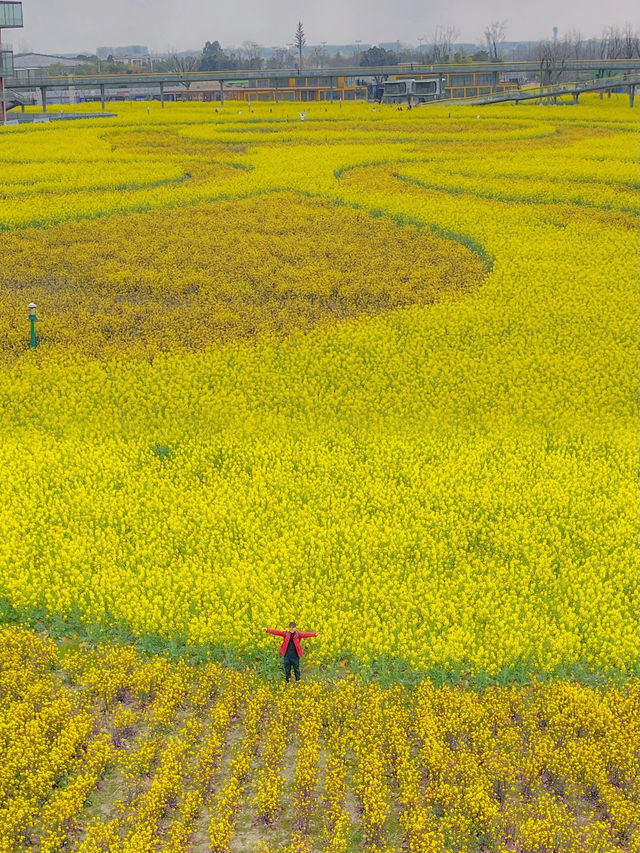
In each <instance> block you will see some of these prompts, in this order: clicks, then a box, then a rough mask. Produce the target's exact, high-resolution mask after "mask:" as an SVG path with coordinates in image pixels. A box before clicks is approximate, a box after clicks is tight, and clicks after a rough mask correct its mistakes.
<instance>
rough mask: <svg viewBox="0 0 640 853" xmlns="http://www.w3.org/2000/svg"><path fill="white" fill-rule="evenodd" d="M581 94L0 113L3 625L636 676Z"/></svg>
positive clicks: (612, 327) (601, 273)
mask: <svg viewBox="0 0 640 853" xmlns="http://www.w3.org/2000/svg"><path fill="white" fill-rule="evenodd" d="M583 100H584V103H581V104H580V105H578V106H575V107H574V106H568V105H561V106H557V107H554V108H542V107H538V106H524V105H520V106H518V107H515V106H513V105H509V106H498V107H488V108H483V109H482V111H481V112H480V113H479V114H478V113H477V110H478V108H476V107H473V108H470V107H449V106H444V107H429V108H424V109H420V110H412V111H411V112H408V111H406V110H405V111H402V112H399V111H398V110H397V109H396V108H395V107H391V106H380V105H379V106H377V107H376V108H375V110H374V109H373V108H372V107H371V105H368V104H365V103H359V104H352V105H344V107H340V106H339V105H338V104H333V105H327V106H324V105H320V104H317V105H308V106H307V105H305V111H306V117H305V120H304V121H300V117H299V114H298V109H297V108H296V107H295V105H293V104H289V105H285V104H280V105H278V106H276V105H273V104H256V105H254V106H252V107H251V108H250V107H249V106H248V105H247V104H244V103H228V104H227V105H225V107H224V108H223V109H222V110H221V111H220V112H218V113H216V112H215V111H214V107H213V106H212V105H207V104H194V105H188V104H171V105H168V106H167V108H166V109H164V110H161V109H160V107H159V105H157V104H154V105H152V107H151V110H150V112H147V109H146V106H145V105H141V104H118V105H117V110H116V111H117V113H118V116H117V118H115V119H104V120H100V119H95V120H87V121H81V122H73V123H66V122H59V123H52V124H51V125H49V126H45V125H36V126H21V127H19V128H5V129H3V130H2V132H1V133H0V176H1V178H2V180H1V182H0V192H1V194H2V204H1V205H0V411H1V412H2V421H1V426H0V429H1V439H2V440H1V441H0V478H1V481H2V485H3V488H2V490H1V491H0V598H1V603H2V612H3V614H4V616H3V618H4V619H5V620H22V621H25V622H28V623H30V624H32V625H38V626H46V627H48V628H49V629H51V630H53V631H54V632H55V633H57V634H58V635H64V634H65V633H71V632H73V631H77V632H78V631H79V632H81V633H83V635H85V636H86V635H90V636H93V637H95V636H102V637H109V636H114V635H117V636H120V637H129V636H130V637H134V638H138V639H139V640H140V641H141V642H144V643H146V644H147V645H149V647H151V646H153V647H155V646H154V644H156V646H160V647H162V646H168V647H171V648H174V649H178V648H185V647H188V648H189V649H190V650H192V651H195V652H196V653H197V654H199V655H201V656H207V655H209V656H210V657H214V658H215V657H217V658H218V659H222V658H223V657H224V659H226V660H230V659H232V658H236V659H238V660H242V661H248V660H251V659H266V658H267V657H269V656H271V655H272V654H273V653H274V649H273V644H272V642H271V641H270V640H269V639H268V638H265V636H264V633H263V631H262V628H263V626H264V625H267V624H268V625H273V626H274V627H281V626H282V625H283V624H285V623H287V622H288V621H289V620H290V619H291V618H294V619H296V621H297V622H298V625H299V626H300V627H301V628H302V629H307V628H308V629H309V630H318V631H319V632H320V635H319V637H318V638H317V639H316V640H313V641H311V642H310V644H309V645H310V649H309V660H310V661H311V662H313V663H314V664H315V665H320V666H324V667H329V668H331V667H337V668H339V667H340V662H341V661H342V662H345V661H347V662H349V663H350V666H351V667H352V668H362V667H365V669H367V671H369V672H374V671H375V672H382V671H383V670H384V671H393V672H421V673H431V674H433V673H438V672H439V673H449V674H451V673H453V674H454V675H455V674H457V675H458V676H459V677H461V678H465V677H469V678H472V679H477V678H481V677H482V678H486V679H488V680H491V679H494V678H499V679H500V678H506V677H508V676H509V674H519V675H520V676H522V677H526V675H527V673H547V674H553V673H568V672H572V671H573V672H575V673H583V674H584V673H587V674H588V673H591V674H595V675H597V676H599V677H600V676H605V677H607V678H613V677H618V676H625V675H628V674H630V673H632V672H634V671H636V670H637V665H638V643H637V603H638V582H637V565H638V548H637V545H638V540H637V524H638V512H637V474H638V447H637V430H638V413H637V401H638V381H637V380H638V370H637V351H638V322H637V321H638V317H637V297H638V292H637V291H638V288H637V269H638V267H637V263H638V261H637V223H638V218H637V217H638V186H637V178H638V174H637V138H638V137H637V115H636V114H635V113H634V112H633V111H632V110H630V109H629V107H628V100H627V99H623V98H622V97H621V98H620V100H617V99H616V97H614V98H612V99H611V100H610V101H607V100H605V101H604V102H600V101H599V100H598V99H597V98H594V99H589V98H584V99H583ZM31 300H34V301H36V302H37V303H38V313H39V316H41V317H42V318H43V322H42V323H39V324H38V334H39V346H38V347H37V349H35V350H30V349H29V346H28V323H27V305H28V303H29V302H30V301H31ZM385 668H386V669H385ZM363 701H365V700H363ZM366 701H367V702H368V701H369V699H367V700H366ZM371 701H372V702H374V701H378V699H377V698H375V697H374V698H372V699H371ZM186 737H187V736H186V735H185V738H186ZM191 737H193V743H195V742H198V738H199V735H197V733H196V732H195V731H194V732H193V733H191V734H189V736H188V738H187V739H186V740H185V739H183V740H182V741H181V742H180V744H181V745H177V746H176V749H177V750H178V751H180V750H181V749H182V750H187V751H188V750H190V749H192V746H191V745H190V744H192V740H189V738H191ZM96 749H97V752H96V753H95V756H94V760H95V762H96V763H95V765H92V766H94V767H95V768H97V767H98V766H99V763H100V761H101V760H102V758H101V753H100V751H99V749H98V748H97V747H96ZM176 754H177V753H176ZM373 754H375V750H374V752H372V755H373ZM180 755H181V756H182V757H181V758H179V759H178V758H176V761H178V760H180V761H183V760H186V758H185V755H186V753H185V752H184V751H183V752H180ZM274 760H276V759H274ZM92 772H93V771H92ZM95 772H97V770H95ZM362 784H363V785H365V786H366V784H368V783H367V782H366V780H365V781H362ZM407 784H408V785H409V784H410V783H409V782H407ZM441 793H442V796H443V797H444V796H445V793H444V792H441ZM229 796H230V797H233V796H235V795H234V794H233V792H231V793H230V794H229ZM407 796H410V795H409V794H407ZM438 796H440V794H438ZM479 797H480V794H479ZM479 802H481V799H480V800H479ZM265 808H266V806H265ZM478 808H479V809H481V808H484V806H480V805H479V806H478ZM536 808H537V806H536ZM549 808H551V806H549ZM465 813H467V815H468V814H470V812H469V811H468V810H467V809H466V807H465ZM483 814H484V812H483ZM487 814H488V813H487ZM221 819H222V818H221ZM421 819H422V818H421ZM487 819H489V818H487ZM549 819H551V818H549ZM372 820H373V818H372ZM376 820H377V818H376ZM374 824H375V821H374ZM374 824H372V826H373V825H374ZM371 831H372V832H373V831H374V830H373V829H372V830H371ZM443 831H444V830H443ZM447 831H448V830H447ZM451 831H452V832H453V831H454V830H451ZM455 831H457V830H455ZM535 843H538V842H534V841H530V842H527V845H528V846H527V845H525V846H526V847H527V849H538V848H536V847H535ZM540 844H542V842H540ZM531 845H534V846H531ZM87 849H89V848H87ZM131 849H134V848H133V847H132V848H131ZM135 849H138V848H135ZM140 849H142V848H140ZM416 849H417V848H416ZM420 849H422V848H420ZM424 849H427V848H424ZM540 849H542V848H540ZM592 849H596V848H595V847H594V848H592ZM597 849H600V848H597ZM602 849H605V847H602ZM607 849H608V848H607Z"/></svg>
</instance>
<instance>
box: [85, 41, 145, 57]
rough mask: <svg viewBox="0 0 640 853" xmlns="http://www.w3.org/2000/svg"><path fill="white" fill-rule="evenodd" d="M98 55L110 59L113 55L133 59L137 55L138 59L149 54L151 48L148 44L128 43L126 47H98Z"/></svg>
mask: <svg viewBox="0 0 640 853" xmlns="http://www.w3.org/2000/svg"><path fill="white" fill-rule="evenodd" d="M96 56H97V57H98V59H108V58H109V57H110V56H113V58H114V59H122V60H131V59H132V58H133V57H136V58H137V59H138V60H140V59H143V58H145V57H147V56H149V48H148V47H147V46H146V44H128V45H125V46H124V47H98V48H96Z"/></svg>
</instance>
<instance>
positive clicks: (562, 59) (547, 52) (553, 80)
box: [537, 36, 572, 86]
mask: <svg viewBox="0 0 640 853" xmlns="http://www.w3.org/2000/svg"><path fill="white" fill-rule="evenodd" d="M571 53H572V42H571V41H570V39H569V38H568V37H567V36H565V37H564V38H563V39H561V40H559V41H541V42H540V43H539V44H538V48H537V58H538V59H539V60H540V85H541V86H557V85H558V83H560V81H561V80H562V76H563V74H564V72H565V70H566V66H567V62H568V60H569V59H570V58H571Z"/></svg>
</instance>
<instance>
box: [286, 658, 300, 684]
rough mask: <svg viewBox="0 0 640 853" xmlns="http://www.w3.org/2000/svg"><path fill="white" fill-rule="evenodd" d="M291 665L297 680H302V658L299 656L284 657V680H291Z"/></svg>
mask: <svg viewBox="0 0 640 853" xmlns="http://www.w3.org/2000/svg"><path fill="white" fill-rule="evenodd" d="M291 667H293V674H294V675H295V677H296V681H300V658H298V657H291V658H285V659H284V680H285V681H290V680H291Z"/></svg>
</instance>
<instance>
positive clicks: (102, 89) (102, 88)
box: [100, 83, 107, 112]
mask: <svg viewBox="0 0 640 853" xmlns="http://www.w3.org/2000/svg"><path fill="white" fill-rule="evenodd" d="M100 101H101V103H102V112H104V111H105V110H106V108H107V99H106V97H105V85H104V83H100Z"/></svg>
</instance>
